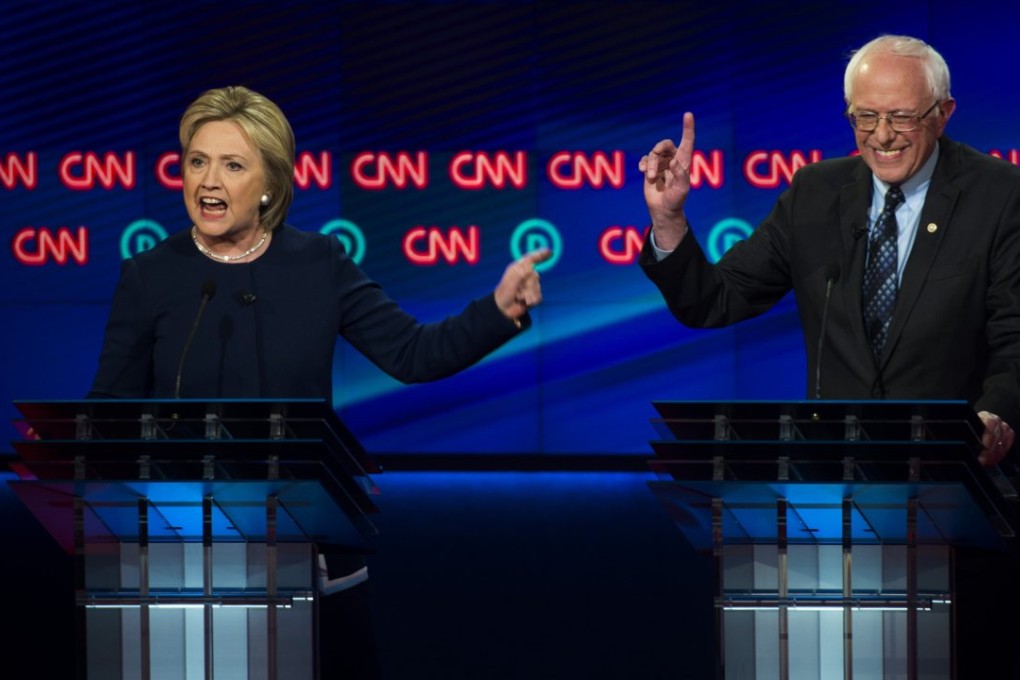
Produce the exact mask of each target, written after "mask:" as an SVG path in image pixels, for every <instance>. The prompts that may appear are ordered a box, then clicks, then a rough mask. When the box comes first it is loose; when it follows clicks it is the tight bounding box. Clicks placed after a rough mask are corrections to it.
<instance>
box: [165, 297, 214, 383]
mask: <svg viewBox="0 0 1020 680" xmlns="http://www.w3.org/2000/svg"><path fill="white" fill-rule="evenodd" d="M214 295H216V282H215V281H213V280H212V279H209V280H208V281H206V282H205V283H203V284H202V301H201V302H200V303H199V305H198V314H196V315H195V322H194V323H193V324H191V331H190V332H189V333H188V339H187V340H185V341H184V349H182V350H181V362H180V363H179V364H178V365H177V381H176V383H175V384H174V399H180V398H181V378H182V377H183V375H184V360H185V359H186V358H187V357H188V350H189V349H191V341H192V340H194V339H195V331H197V330H198V324H199V322H200V321H201V320H202V312H204V311H205V306H206V305H207V304H208V303H209V300H212V299H213V296H214Z"/></svg>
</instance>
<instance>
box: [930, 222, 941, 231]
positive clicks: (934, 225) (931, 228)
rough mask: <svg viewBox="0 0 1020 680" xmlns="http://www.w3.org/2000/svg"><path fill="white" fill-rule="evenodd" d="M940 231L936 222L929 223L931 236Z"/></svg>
mask: <svg viewBox="0 0 1020 680" xmlns="http://www.w3.org/2000/svg"><path fill="white" fill-rule="evenodd" d="M938 230H939V225H937V224H935V223H934V222H929V223H928V233H929V234H934V233H935V232H936V231H938Z"/></svg>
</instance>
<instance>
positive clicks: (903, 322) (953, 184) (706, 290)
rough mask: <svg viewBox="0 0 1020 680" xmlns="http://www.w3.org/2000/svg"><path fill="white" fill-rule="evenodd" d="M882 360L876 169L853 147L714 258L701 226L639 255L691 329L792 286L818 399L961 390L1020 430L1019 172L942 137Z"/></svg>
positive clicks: (797, 185)
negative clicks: (867, 304) (867, 300)
mask: <svg viewBox="0 0 1020 680" xmlns="http://www.w3.org/2000/svg"><path fill="white" fill-rule="evenodd" d="M939 145H940V146H939V160H938V163H937V164H936V166H935V171H934V174H933V176H932V180H931V184H930V186H929V189H928V193H927V195H926V197H925V202H924V207H923V209H922V211H921V222H920V226H919V227H918V232H917V237H916V239H915V241H914V245H913V248H912V249H911V252H910V254H909V257H908V259H907V263H906V268H905V269H904V272H903V281H902V285H901V288H900V291H899V294H898V296H897V301H896V309H895V312H894V315H893V319H892V323H891V325H890V328H889V336H888V339H887V340H886V345H885V348H884V350H883V354H882V357H881V358H880V360H879V361H877V362H876V361H875V359H874V358H873V356H872V352H871V350H870V349H869V347H868V342H867V336H866V334H865V329H864V322H863V318H862V312H861V287H862V280H863V276H864V260H865V245H866V241H867V238H866V236H865V237H862V234H863V233H864V231H865V229H866V227H867V215H868V208H869V206H870V205H871V192H872V186H873V185H872V175H871V171H870V169H869V168H868V167H867V165H866V164H865V163H864V162H863V161H862V160H861V159H860V158H859V157H857V156H852V157H846V158H838V159H832V160H826V161H821V162H819V163H814V164H811V165H807V166H804V167H803V168H801V169H800V170H798V171H797V173H796V174H795V175H794V178H793V181H792V182H791V185H790V187H789V188H788V189H787V190H786V191H785V192H783V194H782V195H781V196H780V198H779V200H778V201H777V203H776V205H775V207H774V208H773V210H772V212H771V214H770V215H769V216H768V218H766V220H765V221H764V222H762V224H761V225H759V226H758V228H757V229H756V230H755V232H754V233H753V234H752V235H751V236H750V237H749V238H748V239H747V240H746V241H743V242H740V243H738V244H736V245H735V246H734V247H733V248H731V249H730V250H729V251H728V252H727V253H726V254H725V255H724V256H723V257H722V259H721V260H720V261H719V263H718V265H717V266H714V267H713V266H712V265H711V264H710V263H709V262H708V261H707V260H706V258H705V256H704V254H703V252H702V250H701V247H700V246H699V245H698V243H697V241H696V239H695V238H692V235H693V232H689V233H688V234H687V236H686V237H685V238H684V239H683V241H681V243H680V246H679V247H678V248H677V249H676V250H675V251H674V252H673V253H672V254H670V256H669V257H666V258H664V259H663V260H662V261H656V259H655V255H654V253H653V252H652V250H651V247H650V244H648V243H646V244H645V248H644V250H643V252H642V254H641V259H640V262H641V265H642V268H643V269H644V271H645V273H646V274H647V275H648V276H649V278H650V279H651V280H652V281H653V282H654V283H655V284H656V286H658V288H659V290H660V291H661V292H662V295H663V297H664V298H665V300H666V302H667V304H668V306H669V308H670V310H671V311H672V312H673V314H674V315H675V316H676V318H677V319H679V320H680V321H681V322H682V323H684V324H685V325H688V326H692V327H702V328H705V327H716V326H723V325H726V324H730V323H734V322H737V321H740V320H742V319H747V318H750V317H753V316H755V315H757V314H761V313H762V312H764V311H766V310H767V309H769V308H770V307H772V306H773V305H774V304H776V302H778V301H779V300H780V299H781V298H782V297H783V296H784V295H785V294H786V293H788V292H789V291H790V290H792V291H793V292H794V295H795V296H796V301H797V307H798V311H799V314H800V321H801V325H802V327H803V331H804V340H805V344H806V351H807V362H808V367H807V368H808V371H807V375H808V385H807V394H808V396H809V397H814V396H815V377H816V370H817V364H818V351H817V348H818V340H819V335H820V333H821V330H822V329H821V318H822V312H823V309H824V305H825V293H826V288H827V280H828V279H829V278H831V277H832V276H833V274H836V275H837V276H838V278H837V280H836V281H835V283H834V285H833V290H832V295H831V299H830V301H829V308H828V319H827V321H826V329H825V334H826V337H825V345H824V350H823V353H822V364H821V372H820V375H821V390H820V396H821V397H822V398H826V399H881V398H887V399H905V400H914V399H966V400H968V401H970V402H971V403H973V404H974V406H975V408H976V409H977V410H988V411H991V412H992V413H995V414H997V415H999V416H1001V417H1002V418H1003V419H1004V420H1005V421H1006V422H1007V423H1009V424H1010V425H1012V426H1014V427H1017V426H1020V379H1018V371H1020V168H1017V167H1015V166H1013V165H1011V164H1010V163H1007V162H1006V161H1003V160H1000V159H997V158H994V157H992V156H990V155H988V154H985V153H981V152H979V151H977V150H975V149H972V148H970V147H968V146H965V145H962V144H958V143H956V142H953V141H950V140H949V139H947V138H945V137H943V138H942V139H941V140H940V142H939Z"/></svg>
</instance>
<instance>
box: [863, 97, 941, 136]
mask: <svg viewBox="0 0 1020 680" xmlns="http://www.w3.org/2000/svg"><path fill="white" fill-rule="evenodd" d="M941 103H942V102H941V101H939V100H936V101H935V103H934V104H932V105H931V106H930V107H929V108H928V110H927V111H925V112H924V113H922V114H921V115H919V116H910V115H905V114H902V113H887V114H885V115H884V116H883V115H879V114H877V113H876V114H875V127H873V128H871V129H865V128H862V127H859V126H858V121H859V120H860V119H859V118H858V117H857V114H856V113H854V112H853V111H850V110H849V109H847V112H846V119H847V121H848V122H849V123H850V127H852V128H853V129H854V130H859V131H860V132H874V131H875V130H877V129H878V125H879V123H881V122H882V121H883V120H884V121H885V122H887V123H888V124H889V129H890V130H892V131H893V132H913V131H914V130H916V129H917V128H919V127H921V121H923V120H924V119H925V118H927V117H928V115H929V114H931V112H932V111H934V110H935V109H937V108H938V107H939V104H941ZM868 113H871V112H870V111H869V112H868ZM893 117H897V118H901V119H903V118H905V119H907V120H908V121H911V122H908V123H906V124H907V125H912V127H908V128H906V129H903V125H902V124H900V125H899V126H897V124H896V123H894V122H893Z"/></svg>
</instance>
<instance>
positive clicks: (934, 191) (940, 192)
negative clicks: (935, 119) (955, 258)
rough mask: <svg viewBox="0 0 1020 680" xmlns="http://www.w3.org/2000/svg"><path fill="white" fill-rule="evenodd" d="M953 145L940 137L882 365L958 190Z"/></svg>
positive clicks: (942, 234)
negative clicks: (936, 158) (934, 164)
mask: <svg viewBox="0 0 1020 680" xmlns="http://www.w3.org/2000/svg"><path fill="white" fill-rule="evenodd" d="M954 151H955V149H954V148H953V146H952V144H951V143H948V140H944V141H943V143H942V144H941V145H940V148H939V154H940V158H939V162H938V164H937V165H936V166H935V172H934V173H933V174H932V178H931V184H930V185H929V187H928V193H927V195H926V196H925V199H924V206H923V207H922V208H921V221H920V223H919V224H918V226H917V234H916V236H915V237H914V245H913V246H912V247H911V248H910V254H909V255H908V256H907V266H906V267H905V268H904V270H903V281H902V282H901V283H900V290H899V292H898V293H897V295H896V309H895V310H894V311H893V318H892V323H890V324H889V337H888V338H887V339H886V351H885V352H883V353H882V356H883V361H882V364H883V365H884V364H885V363H886V362H888V360H889V357H890V355H891V354H892V351H893V350H894V349H895V347H896V342H897V341H898V340H899V337H900V335H901V334H902V332H903V328H904V327H905V326H906V325H907V320H908V319H909V318H910V313H911V311H912V310H913V309H914V305H915V304H917V298H918V297H919V296H920V295H921V290H923V288H924V284H925V281H926V280H927V278H928V271H929V270H930V269H931V265H932V263H933V262H934V261H935V255H936V254H937V253H938V250H939V246H941V245H942V240H943V239H944V238H945V234H946V230H947V229H948V228H949V216H950V215H951V214H952V212H953V206H955V205H956V199H957V197H958V196H959V195H960V190H959V189H958V188H957V187H956V186H955V185H954V184H953V183H952V177H953V176H954V175H955V174H956V166H957V164H958V158H957V155H956V154H955V153H954Z"/></svg>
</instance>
